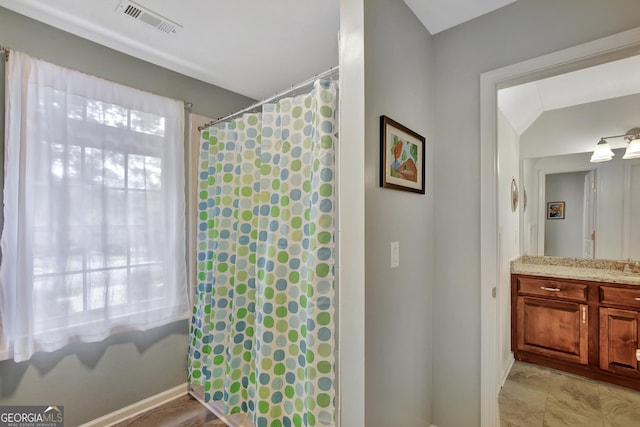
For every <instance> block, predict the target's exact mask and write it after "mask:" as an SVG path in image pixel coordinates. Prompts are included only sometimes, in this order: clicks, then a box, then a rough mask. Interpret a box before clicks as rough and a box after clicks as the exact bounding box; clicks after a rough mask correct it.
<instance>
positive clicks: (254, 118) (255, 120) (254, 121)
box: [247, 114, 258, 126]
mask: <svg viewBox="0 0 640 427" xmlns="http://www.w3.org/2000/svg"><path fill="white" fill-rule="evenodd" d="M247 123H249V124H250V125H251V126H255V125H257V124H258V116H256V115H255V114H252V115H250V116H249V119H248V120H247Z"/></svg>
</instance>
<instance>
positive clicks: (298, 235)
mask: <svg viewBox="0 0 640 427" xmlns="http://www.w3.org/2000/svg"><path fill="white" fill-rule="evenodd" d="M302 238H303V234H302V230H296V231H294V232H293V233H291V239H292V240H293V241H294V242H297V243H300V242H302Z"/></svg>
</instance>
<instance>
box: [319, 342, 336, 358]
mask: <svg viewBox="0 0 640 427" xmlns="http://www.w3.org/2000/svg"><path fill="white" fill-rule="evenodd" d="M332 352H333V350H332V349H331V345H330V344H327V343H322V344H320V345H319V346H318V354H319V355H320V356H322V357H329V356H331V353H332Z"/></svg>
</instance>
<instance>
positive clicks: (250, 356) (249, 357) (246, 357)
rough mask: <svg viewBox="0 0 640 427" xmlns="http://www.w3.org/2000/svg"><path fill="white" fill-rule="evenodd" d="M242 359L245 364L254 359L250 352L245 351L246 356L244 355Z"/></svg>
mask: <svg viewBox="0 0 640 427" xmlns="http://www.w3.org/2000/svg"><path fill="white" fill-rule="evenodd" d="M242 359H244V361H245V362H251V359H253V356H252V355H251V352H250V351H245V352H244V354H243V355H242Z"/></svg>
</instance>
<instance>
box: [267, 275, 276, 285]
mask: <svg viewBox="0 0 640 427" xmlns="http://www.w3.org/2000/svg"><path fill="white" fill-rule="evenodd" d="M264 282H265V283H266V284H267V285H268V286H273V284H274V283H275V282H276V277H275V276H274V275H273V274H271V273H267V276H266V277H265V278H264Z"/></svg>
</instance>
